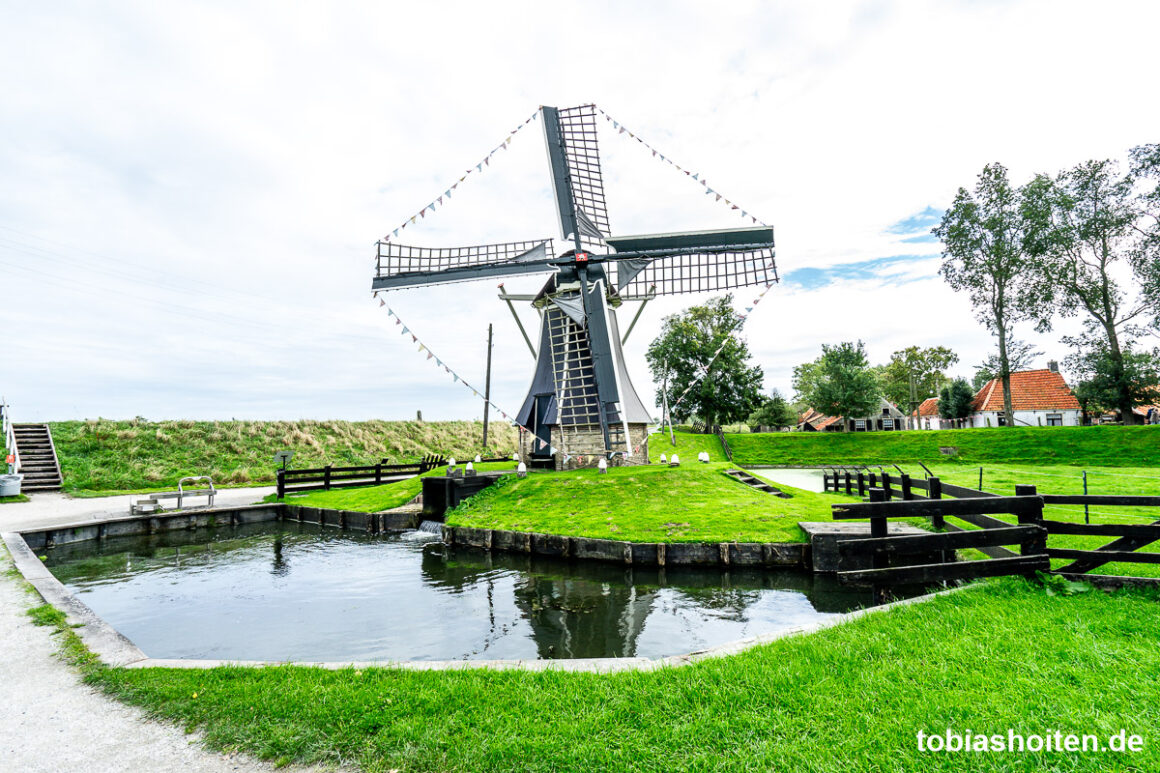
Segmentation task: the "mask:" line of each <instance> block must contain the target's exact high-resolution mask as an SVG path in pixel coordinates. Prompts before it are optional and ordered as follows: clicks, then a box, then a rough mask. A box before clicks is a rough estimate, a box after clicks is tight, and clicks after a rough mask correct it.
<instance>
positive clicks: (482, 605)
mask: <svg viewBox="0 0 1160 773" xmlns="http://www.w3.org/2000/svg"><path fill="white" fill-rule="evenodd" d="M48 555H49V559H48V561H47V564H48V566H49V567H50V568H51V569H52V571H53V572H54V573H55V574H56V575H57V576H58V577H59V578H60V579H61V581H62V582H64V583H65V584H66V585H68V586H69V587H71V588H72V589H73V590H74V591H75V592H77V593H78V595H79V596H80V598H81V599H82V600H84V601H85V602H86V603H88V604H89V605H90V606H91V607H93V608H94V610H95V611H96V612H97V613H98V614H100V615H101V616H102V617H105V619H107V620H108V621H109V622H110V623H111V624H112V625H113V626H114V627H116V628H118V630H121V631H122V632H123V633H125V634H126V635H127V636H129V638H130V639H132V640H133V641H134V642H135V643H136V644H137V645H138V646H139V647H141V648H142V649H143V650H144V651H145V652H146V653H147V654H149V655H151V656H153V657H208V658H226V659H240V660H373V659H433V660H440V659H453V658H467V659H473V658H497V659H499V658H502V659H507V658H577V657H631V656H643V657H660V656H665V655H672V654H678V653H681V652H687V651H691V650H695V649H700V648H703V647H708V646H713V645H715V644H721V643H724V642H727V641H732V640H735V639H738V638H743V637H746V636H752V635H756V634H761V633H769V632H773V631H777V630H782V629H785V628H789V627H795V626H798V625H802V624H804V623H807V622H810V621H812V620H817V619H818V618H820V617H824V616H826V615H829V614H832V613H835V612H845V611H848V610H850V609H853V608H855V607H857V606H860V605H863V604H867V603H869V597H868V596H863V595H862V594H856V593H851V592H849V591H847V590H845V589H843V588H841V587H840V586H838V585H837V584H836V583H835V582H833V581H828V582H826V581H819V580H818V579H816V578H814V577H812V576H811V575H808V574H805V573H797V572H763V571H757V570H748V569H736V568H734V569H730V570H728V571H719V570H717V569H691V568H671V567H670V568H667V569H658V568H640V567H636V568H634V567H625V566H619V565H615V564H602V563H582V562H575V563H572V562H566V561H560V560H554V559H547V558H538V557H532V556H525V555H514V554H502V553H495V554H492V553H487V552H485V551H478V550H471V549H464V548H450V547H447V546H445V545H443V544H442V543H438V542H433V541H432V540H431V538H429V537H426V536H424V535H421V534H418V533H409V534H407V535H402V536H377V537H371V536H367V535H360V534H352V533H344V532H340V531H338V530H336V529H322V528H320V527H317V526H311V525H306V524H303V525H299V524H247V525H244V526H238V527H220V528H217V529H213V530H200V531H196V532H167V533H163V534H157V535H149V536H143V537H136V538H118V539H110V540H106V541H104V542H102V543H99V544H98V543H78V544H74V545H64V546H60V547H58V548H55V549H53V550H51V551H49V553H48Z"/></svg>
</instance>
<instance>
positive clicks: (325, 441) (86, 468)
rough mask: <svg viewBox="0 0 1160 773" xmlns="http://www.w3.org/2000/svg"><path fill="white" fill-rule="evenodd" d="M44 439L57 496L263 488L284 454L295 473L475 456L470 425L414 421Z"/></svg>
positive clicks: (190, 428) (499, 440) (127, 430)
mask: <svg viewBox="0 0 1160 773" xmlns="http://www.w3.org/2000/svg"><path fill="white" fill-rule="evenodd" d="M51 427H52V437H53V441H54V443H55V444H56V450H57V455H58V457H59V459H60V466H61V472H62V473H63V474H64V488H65V490H66V491H75V492H85V491H102V492H117V491H126V492H132V491H139V490H149V489H153V490H156V489H158V488H170V487H173V486H176V485H177V481H178V480H179V479H180V478H182V477H184V476H186V475H209V476H211V477H212V478H213V480H214V483H216V484H217V485H219V486H229V485H233V486H238V485H247V484H255V483H272V482H273V481H274V470H275V465H274V461H273V456H274V454H275V453H276V452H278V451H281V450H291V451H293V452H294V460H293V462H292V464H293V466H295V467H321V466H324V465H326V464H333V465H336V466H353V465H360V464H373V463H374V462H375V461H377V460H379V459H383V458H389V459H391V460H392V461H394V462H400V461H405V460H412V459H418V458H419V457H421V456H423V455H424V454H426V453H442V454H444V455H447V456H456V457H459V458H461V459H462V458H471V457H473V456H475V454H477V453H479V452H480V449H479V443H480V440H481V438H482V434H483V425H482V424H481V423H480V422H471V421H450V422H419V421H362V422H352V421H308V420H307V421H161V422H149V421H138V420H133V421H110V420H105V419H100V420H96V421H63V422H53V423H52V424H51ZM489 430H490V435H491V437H492V438H493V440H492V442H491V448H490V450H489V453H498V454H503V455H509V454H511V453H512V452H513V451H514V450H515V444H516V433H515V430H514V429H513V428H512V427H511V426H509V425H507V424H505V423H502V422H495V423H492V424H491V425H490V427H489Z"/></svg>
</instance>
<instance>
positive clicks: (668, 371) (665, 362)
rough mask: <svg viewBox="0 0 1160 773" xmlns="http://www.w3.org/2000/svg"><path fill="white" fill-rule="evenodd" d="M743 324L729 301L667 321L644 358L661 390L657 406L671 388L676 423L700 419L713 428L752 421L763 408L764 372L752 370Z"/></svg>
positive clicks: (729, 298)
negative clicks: (714, 426)
mask: <svg viewBox="0 0 1160 773" xmlns="http://www.w3.org/2000/svg"><path fill="white" fill-rule="evenodd" d="M743 322H744V319H743V318H742V317H740V316H739V315H738V314H737V313H736V312H735V311H733V298H732V296H729V295H726V296H725V297H723V298H714V299H712V300H710V301H708V302H706V303H705V304H704V305H702V306H693V307H691V308H688V309H685V310H684V311H682V312H681V313H680V314H673V315H671V316H668V317H665V319H664V323H663V324H662V326H661V332H660V335H659V336H657V338H656V339H655V340H654V341H653V342H652V343H651V344H649V347H648V353H647V354H646V355H645V356H646V358H647V360H648V365H649V370H650V371H651V372H652V377H653V380H654V381H655V382H657V383H658V384H661V385H662V387H661V388H660V389H658V390H657V392H656V400H657V405H658V406H659V405H661V404H662V398H663V396H664V390H665V389H666V388H667V390H668V403H669V411H670V413H671V414H672V416H673V418H675V419H676V420H677V421H687V420H688V419H689V418H691V417H693V416H697V417H699V418H700V419H701V420H702V421H704V422H705V423H706V424H710V425H712V424H728V423H730V422H735V421H741V420H742V419H744V418H746V417H748V416H749V414H750V413H752V412H753V410H754V409H755V408H757V406H758V405H759V404H760V403H761V397H762V396H761V385H762V380H763V378H764V377H763V375H762V372H761V367H760V366H757V365H750V364H749V358H750V354H749V347H748V345H747V344H746V343H745V341H744V340H742V338H741V337H740V336H739V335H738V333H739V331H740V329H741V325H742V323H743ZM718 349H720V351H719V352H718ZM715 354H716V356H714V355H715ZM690 385H692V387H691V388H689V387H690ZM686 389H688V393H687V394H686V392H685V390H686ZM682 394H684V395H685V397H684V399H683V400H681V399H680V398H681V395H682Z"/></svg>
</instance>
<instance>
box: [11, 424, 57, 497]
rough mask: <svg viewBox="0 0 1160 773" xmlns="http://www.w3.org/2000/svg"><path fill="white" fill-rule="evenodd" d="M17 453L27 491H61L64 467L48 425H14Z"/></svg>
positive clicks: (24, 488) (23, 485) (23, 488)
mask: <svg viewBox="0 0 1160 773" xmlns="http://www.w3.org/2000/svg"><path fill="white" fill-rule="evenodd" d="M12 432H13V434H14V435H15V436H16V451H17V453H18V454H19V455H20V469H18V470H17V472H18V473H20V474H21V475H23V476H24V482H23V483H22V484H21V486H20V490H21V492H25V491H56V490H58V489H60V484H61V476H60V463H59V462H57V459H56V446H54V445H53V443H52V433H51V432H49V430H48V425H47V424H15V423H14V424H13V425H12Z"/></svg>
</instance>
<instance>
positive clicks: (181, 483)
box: [177, 475, 217, 510]
mask: <svg viewBox="0 0 1160 773" xmlns="http://www.w3.org/2000/svg"><path fill="white" fill-rule="evenodd" d="M197 480H204V481H207V482H208V483H209V494H208V496H209V504H208V505H206V506H207V507H213V498H214V494H216V493H217V489H215V488H214V487H213V478H211V477H210V476H208V475H191V476H189V477H185V478H182V479H181V480H179V481H177V509H178V510H180V509H181V500H182V498H183V497H184V496H185V488H184V486H185V482H186V481H189V482H191V483H192V482H193V481H197ZM198 496H201V495H198Z"/></svg>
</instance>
